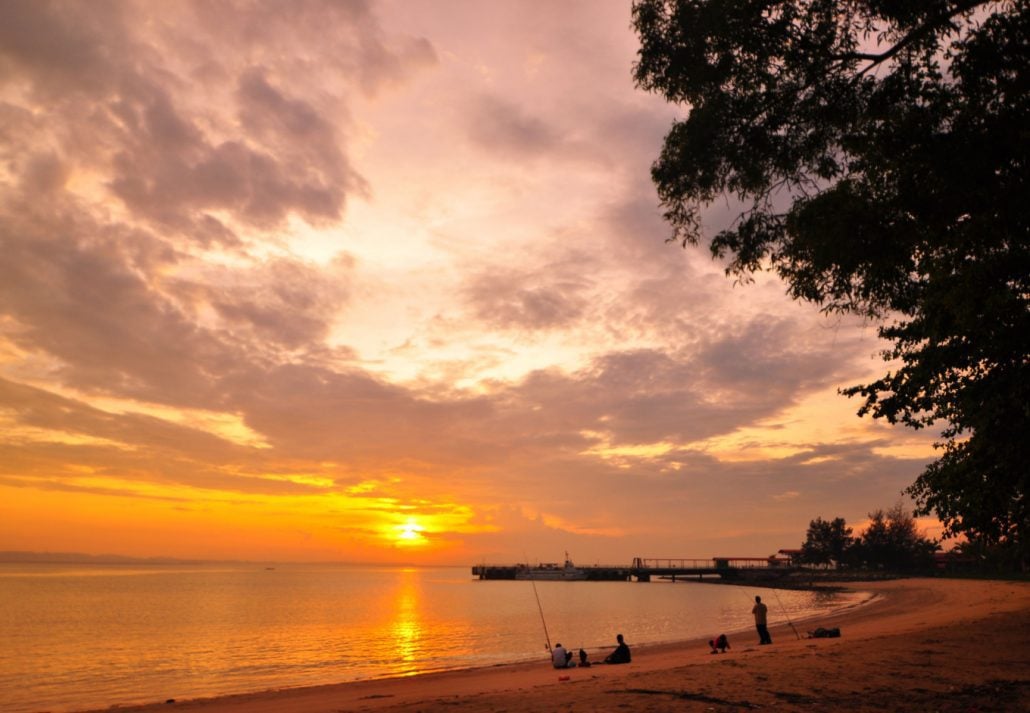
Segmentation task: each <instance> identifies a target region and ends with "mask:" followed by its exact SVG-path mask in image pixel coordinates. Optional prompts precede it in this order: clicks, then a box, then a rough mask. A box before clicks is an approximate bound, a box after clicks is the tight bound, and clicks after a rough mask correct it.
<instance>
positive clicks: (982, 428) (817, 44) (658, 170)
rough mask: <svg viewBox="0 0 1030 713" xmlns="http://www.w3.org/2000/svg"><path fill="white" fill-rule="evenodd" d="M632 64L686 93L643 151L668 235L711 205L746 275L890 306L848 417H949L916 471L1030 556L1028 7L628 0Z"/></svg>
mask: <svg viewBox="0 0 1030 713" xmlns="http://www.w3.org/2000/svg"><path fill="white" fill-rule="evenodd" d="M633 24H634V27H635V29H636V31H637V34H638V36H639V39H640V50H639V54H638V60H637V63H636V65H635V67H634V75H635V79H636V81H637V83H638V85H639V86H641V87H642V88H644V89H647V90H650V91H654V92H658V93H660V94H662V95H663V96H665V97H666V98H667V99H668V100H669V101H671V102H675V103H679V104H682V105H684V107H685V109H686V110H687V115H686V117H685V118H684V119H683V120H681V121H678V122H676V123H675V124H674V125H673V127H672V129H671V130H670V131H669V133H668V135H667V136H666V138H665V143H664V146H663V148H662V152H661V154H660V156H659V157H658V159H657V160H656V161H655V163H654V164H653V166H652V177H653V179H654V182H655V184H656V186H657V188H658V194H659V197H660V199H661V202H662V206H663V208H664V211H665V217H666V219H667V220H668V221H669V222H670V223H671V225H672V228H673V238H672V239H674V240H677V241H680V242H682V243H683V244H684V245H686V244H697V243H698V242H700V240H701V238H702V225H701V210H702V209H703V208H704V207H705V206H706V205H707V204H709V203H711V202H712V201H713V200H715V199H716V198H718V197H720V196H722V195H724V194H726V193H730V194H732V195H734V196H735V197H736V198H738V199H739V200H740V201H741V202H742V204H743V206H744V208H743V209H742V212H741V214H740V215H739V217H738V218H737V220H736V221H735V222H734V223H733V225H732V226H731V227H729V228H727V229H725V230H723V231H721V232H719V233H718V234H717V235H715V236H714V237H712V238H711V240H710V248H711V251H712V254H713V255H714V256H716V257H720V258H726V259H727V260H728V267H727V272H728V273H730V274H733V275H735V276H737V277H739V278H745V279H746V278H747V276H748V275H749V274H750V273H752V272H754V271H756V270H760V269H766V268H771V269H773V270H775V271H776V272H777V273H778V274H779V275H780V276H781V277H782V278H783V279H784V280H785V282H786V284H787V285H788V291H789V294H790V295H791V296H792V297H794V298H795V299H803V300H808V301H811V302H814V303H816V304H819V305H820V306H821V307H822V308H823V309H824V310H827V311H831V312H852V313H857V314H862V315H865V316H869V317H872V318H877V319H879V320H880V322H881V327H880V334H881V336H882V337H884V338H885V339H887V340H889V342H890V343H891V345H892V346H891V348H890V349H889V350H887V351H886V352H885V353H884V357H885V359H886V360H887V361H889V362H890V363H891V365H892V366H891V371H889V372H888V373H887V374H886V375H885V376H884V377H883V378H881V379H878V380H877V381H874V382H873V383H870V384H864V385H859V386H854V387H851V388H849V389H846V390H845V391H844V393H846V394H848V395H849V396H854V395H859V396H861V397H862V398H863V404H862V406H861V409H860V411H859V413H860V414H862V415H865V414H871V415H872V416H873V417H877V418H885V419H887V420H888V421H890V422H892V423H894V422H900V423H904V424H906V425H908V426H911V427H913V428H922V427H926V426H930V425H939V426H941V427H942V428H943V434H942V439H941V442H940V443H939V444H938V447H939V448H940V449H941V451H942V454H941V456H940V458H939V459H938V460H937V461H936V462H934V463H932V464H931V465H930V466H929V467H928V468H927V469H926V470H925V471H924V472H923V473H922V474H921V475H920V476H919V477H918V479H917V480H916V481H915V483H914V484H913V485H912V486H911V487H910V488H909V489H908V492H909V493H910V494H911V495H912V496H914V497H915V499H916V503H917V505H918V506H919V512H920V514H929V513H931V512H934V513H936V514H937V515H938V517H940V518H941V520H942V521H943V522H944V524H945V526H946V533H947V534H949V535H954V534H958V533H962V534H964V535H966V536H967V537H968V538H970V539H971V540H975V541H981V542H984V543H986V544H988V545H990V546H992V547H995V548H1002V549H1005V550H1006V551H1008V552H1009V553H1010V554H1011V557H1012V561H1013V563H1014V564H1021V565H1022V566H1023V567H1025V566H1026V563H1027V538H1028V534H1030V532H1028V527H1030V526H1028V522H1030V514H1028V512H1027V473H1028V471H1030V465H1028V464H1030V438H1028V435H1030V236H1028V230H1030V200H1028V196H1030V188H1028V185H1027V178H1028V164H1030V129H1028V127H1030V71H1028V65H1030V4H1027V3H1026V2H1017V1H1014V0H1010V1H1001V2H984V1H979V2H977V1H973V0H924V1H923V2H909V1H906V0H851V1H847V0H845V1H841V0H782V1H779V2H776V1H773V0H746V1H744V2H739V1H737V0H637V1H636V2H635V4H634V6H633Z"/></svg>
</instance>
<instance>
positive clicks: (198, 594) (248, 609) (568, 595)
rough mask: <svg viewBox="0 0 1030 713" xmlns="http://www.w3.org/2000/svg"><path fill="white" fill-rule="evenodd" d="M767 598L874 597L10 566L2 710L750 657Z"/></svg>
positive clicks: (300, 571)
mask: <svg viewBox="0 0 1030 713" xmlns="http://www.w3.org/2000/svg"><path fill="white" fill-rule="evenodd" d="M755 594H761V595H763V596H762V598H763V601H765V602H766V603H767V604H768V605H769V617H770V624H771V626H776V625H777V624H779V623H787V622H788V620H789V622H790V623H792V624H793V623H797V622H802V621H803V620H805V619H808V618H812V617H818V616H820V615H825V614H827V613H829V612H831V611H833V610H836V609H840V608H845V607H851V606H856V605H858V604H860V603H861V602H863V601H864V600H866V599H868V598H869V595H868V594H867V593H863V592H854V593H847V594H843V593H832V594H831V593H814V592H807V591H788V590H769V589H753V588H749V587H746V586H730V585H713V584H704V583H697V582H690V581H677V582H669V581H651V582H646V583H644V582H544V581H538V582H528V581H496V580H490V581H481V580H478V579H476V578H475V577H473V575H472V573H471V567H399V566H352V565H310V564H307V565H300V564H292V565H275V566H274V567H266V566H264V565H252V564H228V565H222V564H203V565H181V564H162V565H150V564H147V565H135V564H122V565H100V564H38V563H32V564H25V563H18V564H0V642H2V644H0V710H2V711H6V712H8V713H34V712H37V711H51V712H53V713H58V712H61V711H81V710H85V709H96V708H108V707H111V706H120V705H129V704H135V703H153V702H160V701H166V700H168V699H176V700H183V699H189V698H198V697H208V696H217V695H223V694H231V693H247V692H255V691H264V690H270V689H279V688H290V687H298V686H310V685H318V684H327V683H340V682H345V681H355V680H360V679H375V678H384V677H396V676H410V675H415V674H420V673H426V672H431V671H442V670H447V669H461V668H469V667H486V666H494V665H498V664H502V663H510V662H521V661H534V660H539V661H540V662H541V665H547V661H548V660H549V659H548V653H547V646H548V643H550V644H551V645H554V644H557V643H559V642H560V643H562V644H564V645H565V646H566V647H567V648H572V649H573V650H577V649H579V648H584V649H586V650H587V651H588V652H590V654H591V658H592V659H594V660H598V659H600V658H602V657H603V655H604V654H605V653H606V652H607V650H608V649H610V648H614V645H615V635H616V634H619V633H621V634H623V635H624V636H625V638H626V641H627V643H629V644H630V646H631V647H633V646H640V645H645V644H655V643H661V642H670V641H680V640H691V639H697V638H700V637H704V638H705V639H706V640H707V638H710V637H712V636H715V635H718V634H720V633H724V632H725V633H728V634H730V637H729V638H730V643H731V645H732V644H735V643H736V642H738V641H739V642H740V644H738V645H743V644H751V643H754V641H753V639H754V638H755V634H754V631H753V619H752V617H751V606H752V604H753V601H754V595H755ZM796 628H798V629H802V627H801V626H798V627H796ZM738 632H739V633H738ZM734 634H736V635H734Z"/></svg>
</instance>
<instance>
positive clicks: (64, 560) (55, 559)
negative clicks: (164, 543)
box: [0, 552, 204, 564]
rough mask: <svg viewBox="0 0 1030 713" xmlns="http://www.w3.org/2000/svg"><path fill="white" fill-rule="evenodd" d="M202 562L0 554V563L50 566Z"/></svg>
mask: <svg viewBox="0 0 1030 713" xmlns="http://www.w3.org/2000/svg"><path fill="white" fill-rule="evenodd" d="M203 561H204V560H188V559H177V558H175V557H128V556H126V555H87V554H84V553H82V552H0V562H41V563H51V564H200V563H201V562H203Z"/></svg>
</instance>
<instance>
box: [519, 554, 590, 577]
mask: <svg viewBox="0 0 1030 713" xmlns="http://www.w3.org/2000/svg"><path fill="white" fill-rule="evenodd" d="M586 578H587V573H586V571H584V570H582V569H580V568H579V567H577V566H576V565H574V564H572V560H571V559H569V553H568V552H566V553H565V564H563V565H559V564H558V563H557V562H541V563H540V564H538V565H536V566H535V567H532V566H530V565H528V564H518V565H515V579H544V580H560V581H563V582H574V581H581V580H584V579H586Z"/></svg>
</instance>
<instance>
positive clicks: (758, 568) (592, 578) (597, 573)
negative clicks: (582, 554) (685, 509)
mask: <svg viewBox="0 0 1030 713" xmlns="http://www.w3.org/2000/svg"><path fill="white" fill-rule="evenodd" d="M526 566H527V565H524V564H485V563H484V564H477V565H473V566H472V576H474V577H477V578H478V579H515V573H516V571H517V570H518V569H519V568H520V567H526ZM576 568H577V569H579V570H582V571H583V572H584V573H585V574H586V581H588V582H650V581H651V580H652V579H668V580H672V581H675V580H677V579H696V580H703V579H704V578H705V577H718V578H719V579H725V580H735V579H751V580H753V579H778V578H781V577H786V576H787V575H789V574H791V573H793V572H795V571H797V569H798V568H797V566H796V565H795V564H794V561H793V558H791V557H781V556H775V555H773V556H770V557H710V558H703V559H698V558H677V557H634V558H633V562H632V563H631V564H626V565H611V564H593V565H576Z"/></svg>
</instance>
